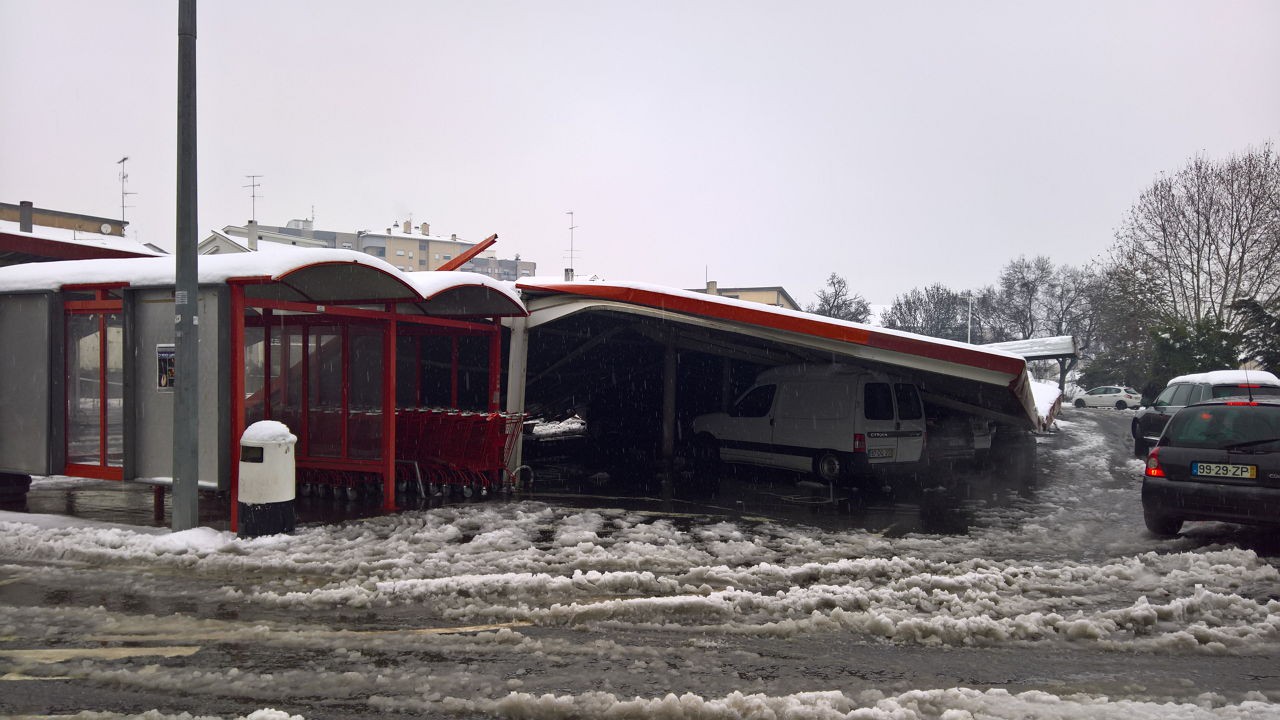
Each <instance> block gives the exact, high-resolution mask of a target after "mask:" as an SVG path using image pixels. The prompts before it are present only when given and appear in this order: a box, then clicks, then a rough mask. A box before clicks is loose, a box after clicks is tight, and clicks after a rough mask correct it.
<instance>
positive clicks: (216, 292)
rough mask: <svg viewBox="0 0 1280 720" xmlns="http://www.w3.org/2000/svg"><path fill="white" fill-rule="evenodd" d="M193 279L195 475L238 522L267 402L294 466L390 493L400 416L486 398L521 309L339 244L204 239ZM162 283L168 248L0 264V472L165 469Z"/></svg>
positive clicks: (143, 472)
mask: <svg viewBox="0 0 1280 720" xmlns="http://www.w3.org/2000/svg"><path fill="white" fill-rule="evenodd" d="M198 282H199V293H198V294H199V297H198V306H197V307H198V308H199V310H198V312H199V322H198V328H199V337H200V344H199V348H200V349H199V366H200V372H199V383H198V384H199V396H200V410H201V412H200V418H199V435H200V437H201V438H202V441H201V443H200V455H199V469H198V473H197V475H198V477H199V481H200V485H201V487H202V488H205V489H220V490H224V491H226V490H229V491H230V492H231V494H232V503H231V508H232V517H231V522H232V525H233V527H234V525H235V522H236V517H235V509H236V507H237V503H236V502H235V496H236V490H237V480H238V477H237V475H238V459H239V439H240V435H241V433H242V431H243V430H244V429H245V428H246V427H247V426H248V425H249V424H251V423H253V422H255V421H257V420H262V419H274V420H280V421H283V422H284V423H285V424H287V425H288V426H289V427H290V428H291V429H292V430H293V432H294V433H296V434H297V435H298V438H299V442H298V450H297V458H298V459H297V467H298V468H299V474H300V479H308V478H309V479H311V480H314V481H315V482H316V483H318V484H319V485H320V486H321V487H331V486H333V487H334V489H337V487H341V488H342V489H343V490H344V491H345V490H347V489H359V490H370V491H372V492H375V493H378V494H380V495H381V498H382V502H383V506H384V507H385V508H387V509H391V508H393V507H394V506H395V505H394V503H395V484H396V479H397V474H398V471H399V472H403V467H400V466H398V463H397V460H403V459H405V452H404V450H405V448H404V446H403V444H401V443H400V442H399V441H400V440H401V439H402V437H401V435H403V433H398V432H397V428H398V425H399V424H400V421H401V420H402V419H404V421H403V422H404V423H406V424H407V423H408V422H409V420H410V419H411V418H416V417H419V416H420V415H421V413H422V411H424V410H426V409H428V408H433V409H442V410H448V411H452V412H441V413H439V414H438V417H436V418H435V419H436V420H438V422H437V425H438V426H439V427H437V428H436V429H437V431H440V432H443V431H447V430H449V429H451V428H450V427H448V426H447V425H449V424H454V425H458V424H462V423H463V422H464V415H463V413H462V412H461V411H462V410H470V411H478V412H473V413H471V414H470V415H466V416H465V418H466V424H467V426H468V427H471V426H472V425H474V424H475V423H473V422H472V419H473V418H474V417H476V416H480V415H483V416H486V417H494V416H496V415H497V412H496V411H497V410H498V409H499V406H500V402H501V393H500V389H501V385H500V383H501V369H502V364H501V353H502V342H501V340H502V328H501V324H500V318H502V317H505V316H523V315H525V312H526V311H525V309H524V306H523V304H522V303H521V301H520V299H519V297H518V296H517V295H516V293H515V292H514V291H513V290H512V289H511V288H509V287H508V286H506V285H503V284H501V283H498V282H496V281H494V280H491V279H489V278H487V277H484V276H482V275H477V274H474V273H462V272H430V273H402V272H400V271H398V270H396V269H395V268H393V267H391V266H390V265H388V264H387V263H385V262H384V261H382V260H379V259H377V258H374V257H372V256H369V255H366V254H363V253H357V252H352V251H347V250H315V249H296V248H288V247H281V248H280V249H273V250H270V251H267V250H263V251H259V252H253V253H243V254H235V255H218V256H202V257H200V259H199V267H198ZM174 292H175V288H174V262H173V260H172V259H171V258H144V259H119V260H79V261H68V262H47V263H33V264H26V265H15V266H10V267H6V268H0V427H4V428H5V432H4V433H0V472H8V473H25V474H32V475H52V474H66V475H73V476H79V477H90V478H101V479H108V480H132V481H143V482H150V483H154V484H166V482H171V480H170V478H169V476H170V475H171V471H172V434H173V433H172V428H173V423H174V420H175V418H174V407H173V404H174V403H173V392H172V391H173V388H174V387H175V386H176V383H181V382H182V381H183V373H182V369H181V368H178V367H175V362H174V361H175V353H174ZM433 417H434V416H433ZM445 434H447V433H445ZM410 459H412V458H410ZM423 460H424V461H428V459H427V458H423Z"/></svg>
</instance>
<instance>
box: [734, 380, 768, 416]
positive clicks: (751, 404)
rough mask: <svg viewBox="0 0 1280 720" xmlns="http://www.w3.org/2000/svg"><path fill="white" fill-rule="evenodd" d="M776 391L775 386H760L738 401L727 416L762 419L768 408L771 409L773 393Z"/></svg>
mask: <svg viewBox="0 0 1280 720" xmlns="http://www.w3.org/2000/svg"><path fill="white" fill-rule="evenodd" d="M777 389H778V386H777V385H761V386H760V387H758V388H755V389H753V390H752V391H751V392H749V393H747V394H746V395H743V396H742V398H741V399H739V400H738V402H737V404H736V405H734V406H733V409H732V410H730V411H729V415H730V416H731V417H764V416H765V415H768V414H769V408H772V407H773V393H774V391H776V390H777Z"/></svg>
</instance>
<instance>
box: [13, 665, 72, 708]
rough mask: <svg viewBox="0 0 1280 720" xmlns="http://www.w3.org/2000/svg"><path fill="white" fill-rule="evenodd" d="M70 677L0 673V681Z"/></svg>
mask: <svg viewBox="0 0 1280 720" xmlns="http://www.w3.org/2000/svg"><path fill="white" fill-rule="evenodd" d="M71 679H72V678H71V676H70V675H48V676H42V677H34V676H32V675H23V674H22V673H16V672H11V673H5V674H3V675H0V682H4V681H6V680H8V681H17V680H71ZM20 717H25V716H20ZM32 717H35V716H34V715H33V716H32Z"/></svg>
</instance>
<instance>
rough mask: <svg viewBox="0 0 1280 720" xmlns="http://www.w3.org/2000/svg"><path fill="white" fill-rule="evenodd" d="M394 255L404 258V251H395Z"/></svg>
mask: <svg viewBox="0 0 1280 720" xmlns="http://www.w3.org/2000/svg"><path fill="white" fill-rule="evenodd" d="M396 255H398V256H400V257H404V251H403V250H397V251H396Z"/></svg>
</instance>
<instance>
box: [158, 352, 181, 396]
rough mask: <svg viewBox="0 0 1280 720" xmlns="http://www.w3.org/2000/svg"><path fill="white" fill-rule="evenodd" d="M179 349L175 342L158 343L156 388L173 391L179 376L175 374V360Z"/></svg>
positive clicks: (162, 390)
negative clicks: (176, 347)
mask: <svg viewBox="0 0 1280 720" xmlns="http://www.w3.org/2000/svg"><path fill="white" fill-rule="evenodd" d="M176 358H177V351H176V349H175V346H174V345H173V344H171V343H170V344H165V345H156V368H157V373H156V389H157V390H159V391H160V392H173V386H174V383H175V382H176V381H177V377H175V375H174V360H175V359H176Z"/></svg>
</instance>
